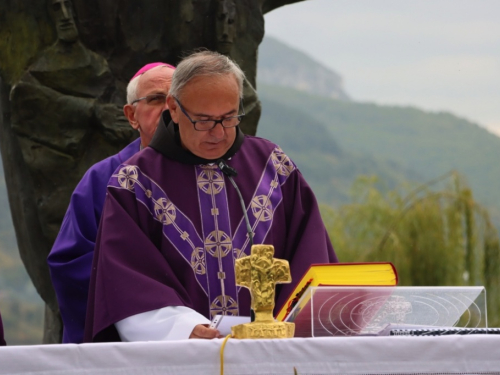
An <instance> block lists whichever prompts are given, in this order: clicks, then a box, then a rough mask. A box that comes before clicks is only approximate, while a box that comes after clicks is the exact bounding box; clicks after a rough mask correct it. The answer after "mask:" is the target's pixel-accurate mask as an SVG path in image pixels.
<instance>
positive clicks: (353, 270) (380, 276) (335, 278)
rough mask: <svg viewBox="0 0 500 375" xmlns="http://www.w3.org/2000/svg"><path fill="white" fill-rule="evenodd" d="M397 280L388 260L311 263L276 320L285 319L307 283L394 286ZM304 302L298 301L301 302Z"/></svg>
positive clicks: (393, 268)
mask: <svg viewBox="0 0 500 375" xmlns="http://www.w3.org/2000/svg"><path fill="white" fill-rule="evenodd" d="M397 284H398V274H397V272H396V268H395V267H394V266H393V265H392V263H389V262H374V263H331V264H313V265H311V267H309V269H308V270H307V272H306V273H305V274H304V276H302V279H301V280H300V281H299V283H298V284H297V286H296V287H295V289H294V290H293V292H292V293H291V294H290V296H289V297H288V299H287V301H286V302H285V304H284V305H283V307H282V308H281V310H280V311H279V312H278V313H277V314H276V320H278V321H284V320H285V319H286V318H287V316H288V315H289V314H290V312H291V311H292V309H293V308H294V307H295V305H296V304H297V302H298V301H299V300H300V298H301V297H302V296H303V295H304V294H305V292H306V290H307V288H309V287H314V286H319V285H328V286H394V285H397ZM306 302H307V301H304V300H302V301H301V303H302V304H305V303H306ZM287 320H288V319H287Z"/></svg>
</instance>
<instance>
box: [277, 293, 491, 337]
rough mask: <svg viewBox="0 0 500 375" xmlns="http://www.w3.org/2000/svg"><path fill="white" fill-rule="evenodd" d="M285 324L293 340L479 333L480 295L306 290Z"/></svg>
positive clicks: (483, 316) (483, 301)
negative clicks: (289, 325) (427, 332)
mask: <svg viewBox="0 0 500 375" xmlns="http://www.w3.org/2000/svg"><path fill="white" fill-rule="evenodd" d="M285 321H287V322H294V323H295V336H296V337H323V336H356V335H394V334H397V333H395V332H400V333H399V334H405V333H404V332H417V331H416V330H435V329H440V330H443V329H444V330H447V332H455V331H454V330H456V329H457V328H467V329H471V328H474V329H483V328H487V327H488V320H487V316H486V291H485V289H484V287H482V286H478V287H394V286H386V287H385V286H384V287H330V286H318V287H310V288H309V289H308V290H307V291H306V292H305V293H304V295H303V296H302V297H301V299H300V300H299V301H298V302H297V304H296V305H295V307H294V308H293V309H292V311H291V312H290V314H289V315H288V316H287V318H286V319H285ZM463 331H465V330H463ZM469 332H470V331H469Z"/></svg>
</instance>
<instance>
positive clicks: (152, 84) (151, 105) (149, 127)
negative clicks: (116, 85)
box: [123, 66, 174, 147]
mask: <svg viewBox="0 0 500 375" xmlns="http://www.w3.org/2000/svg"><path fill="white" fill-rule="evenodd" d="M173 74H174V69H172V68H170V67H168V66H157V67H154V68H153V69H150V70H148V71H147V72H145V73H143V74H142V75H141V76H140V77H139V82H138V84H137V92H136V96H137V99H139V98H144V97H147V98H146V99H143V100H140V101H138V102H137V103H135V104H127V105H125V107H124V109H123V110H124V112H125V115H126V116H127V118H128V120H129V122H130V125H131V126H132V127H133V128H134V129H136V130H139V132H140V133H139V134H140V136H141V144H142V146H143V147H146V146H148V145H149V142H151V139H152V138H153V135H154V133H155V131H156V128H157V127H158V123H159V121H160V117H161V114H162V112H163V111H164V110H165V109H167V106H166V99H165V97H166V95H168V92H169V90H170V85H171V84H172V75H173Z"/></svg>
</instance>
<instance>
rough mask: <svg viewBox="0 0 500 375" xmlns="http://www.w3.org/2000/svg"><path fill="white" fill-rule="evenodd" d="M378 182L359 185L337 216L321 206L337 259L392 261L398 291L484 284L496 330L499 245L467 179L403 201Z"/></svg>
mask: <svg viewBox="0 0 500 375" xmlns="http://www.w3.org/2000/svg"><path fill="white" fill-rule="evenodd" d="M376 180H377V179H376V178H375V177H361V178H359V179H358V180H357V181H356V183H355V184H354V186H353V189H352V203H350V204H346V205H343V206H341V207H340V208H339V209H338V210H334V209H333V208H330V207H327V206H322V215H323V218H324V220H325V225H326V226H327V229H328V232H329V235H330V237H331V239H332V243H333V244H334V247H335V249H336V252H337V255H338V257H339V259H340V260H341V261H342V262H363V261H390V262H392V263H393V264H394V265H395V266H396V269H397V270H398V274H399V280H400V283H399V285H406V286H445V285H453V286H461V285H484V286H485V287H486V291H487V297H488V321H489V325H490V326H499V324H500V295H499V291H500V277H499V272H498V270H499V269H500V243H499V238H498V234H497V231H496V228H495V227H494V226H493V225H492V223H491V220H490V217H489V214H488V211H487V210H486V209H485V208H484V207H483V206H481V205H480V204H478V203H477V202H476V201H475V200H474V197H473V194H472V191H471V189H470V188H469V187H468V186H467V184H466V183H465V181H464V179H463V177H461V176H459V175H458V174H457V173H455V172H452V173H448V174H446V175H444V176H442V177H440V178H438V179H436V180H433V181H431V182H429V183H426V184H424V185H422V186H420V187H418V188H417V189H414V190H412V191H410V192H409V193H406V194H405V192H406V191H408V187H407V188H405V189H399V190H392V191H389V192H387V193H382V192H381V190H380V189H378V188H377V187H376V185H375V183H376ZM441 185H442V186H441ZM436 187H437V189H436ZM432 188H433V189H432Z"/></svg>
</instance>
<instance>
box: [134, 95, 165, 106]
mask: <svg viewBox="0 0 500 375" xmlns="http://www.w3.org/2000/svg"><path fill="white" fill-rule="evenodd" d="M141 100H145V101H146V104H148V105H165V102H166V101H167V95H165V94H151V95H146V96H143V97H142V98H139V99H135V100H134V101H132V103H130V104H135V103H138V102H140V101H141Z"/></svg>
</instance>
